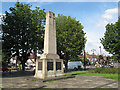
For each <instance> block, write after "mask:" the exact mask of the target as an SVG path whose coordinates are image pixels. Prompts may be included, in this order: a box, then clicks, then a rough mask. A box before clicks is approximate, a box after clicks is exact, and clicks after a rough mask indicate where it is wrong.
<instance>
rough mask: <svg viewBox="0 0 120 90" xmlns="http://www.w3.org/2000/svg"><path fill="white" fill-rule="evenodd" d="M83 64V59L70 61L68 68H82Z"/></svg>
mask: <svg viewBox="0 0 120 90" xmlns="http://www.w3.org/2000/svg"><path fill="white" fill-rule="evenodd" d="M82 66H83V64H82V62H81V61H72V62H68V69H75V70H77V69H80V68H81V67H82Z"/></svg>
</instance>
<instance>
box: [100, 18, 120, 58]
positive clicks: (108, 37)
mask: <svg viewBox="0 0 120 90" xmlns="http://www.w3.org/2000/svg"><path fill="white" fill-rule="evenodd" d="M100 40H101V43H102V44H103V46H104V48H105V50H106V51H108V52H109V53H110V54H113V55H116V56H117V57H118V58H120V18H119V19H118V21H117V22H116V23H115V24H113V23H111V24H107V25H106V31H105V33H104V37H103V38H101V39H100Z"/></svg>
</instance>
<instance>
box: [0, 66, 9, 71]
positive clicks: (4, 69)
mask: <svg viewBox="0 0 120 90" xmlns="http://www.w3.org/2000/svg"><path fill="white" fill-rule="evenodd" d="M0 71H3V72H5V71H6V72H8V71H9V69H8V68H7V67H0Z"/></svg>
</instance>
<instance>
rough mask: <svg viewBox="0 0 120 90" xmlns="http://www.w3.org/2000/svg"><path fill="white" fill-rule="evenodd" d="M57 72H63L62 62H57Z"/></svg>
mask: <svg viewBox="0 0 120 90" xmlns="http://www.w3.org/2000/svg"><path fill="white" fill-rule="evenodd" d="M56 70H61V62H56Z"/></svg>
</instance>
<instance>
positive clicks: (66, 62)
mask: <svg viewBox="0 0 120 90" xmlns="http://www.w3.org/2000/svg"><path fill="white" fill-rule="evenodd" d="M68 55H69V54H68V53H66V55H65V72H67V71H68V60H69V56H68Z"/></svg>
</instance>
